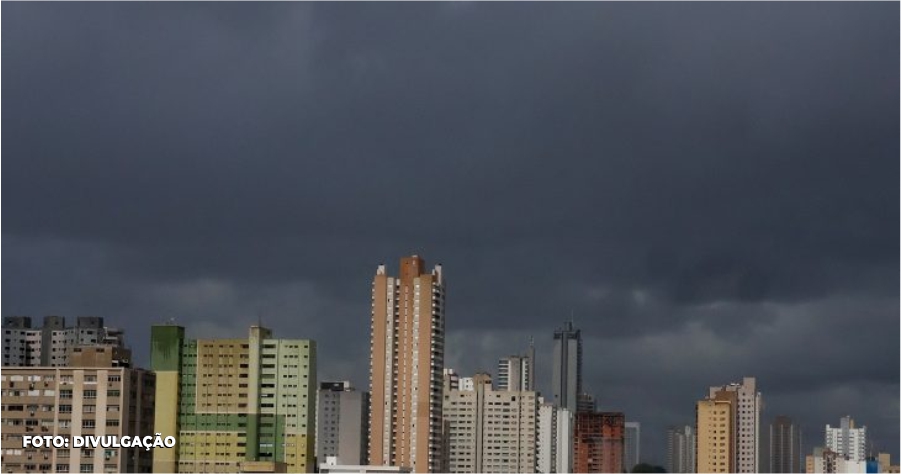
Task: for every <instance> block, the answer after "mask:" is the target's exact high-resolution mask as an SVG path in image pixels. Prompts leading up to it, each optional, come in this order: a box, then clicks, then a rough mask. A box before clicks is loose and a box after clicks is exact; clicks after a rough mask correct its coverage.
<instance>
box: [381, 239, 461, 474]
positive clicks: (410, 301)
mask: <svg viewBox="0 0 901 474" xmlns="http://www.w3.org/2000/svg"><path fill="white" fill-rule="evenodd" d="M444 286H445V284H444V276H443V273H442V268H441V265H436V266H435V267H434V268H433V269H432V270H431V271H430V272H427V271H426V269H425V261H424V260H423V259H422V258H420V257H419V256H417V255H413V256H410V257H404V258H402V259H401V261H400V275H399V276H398V277H391V276H388V274H387V272H386V269H385V266H384V265H379V267H378V269H377V270H376V275H375V278H374V280H373V282H372V319H371V331H372V334H371V336H372V337H371V343H370V374H371V375H370V376H371V379H370V397H371V398H370V400H371V406H370V410H369V413H370V421H369V462H370V464H372V465H377V466H379V465H381V466H384V465H391V466H399V467H409V468H411V469H412V470H413V471H414V472H435V471H439V470H441V469H442V466H443V460H442V443H443V441H442V433H443V431H444V430H443V424H442V416H441V406H442V392H443V370H444V299H445V294H444Z"/></svg>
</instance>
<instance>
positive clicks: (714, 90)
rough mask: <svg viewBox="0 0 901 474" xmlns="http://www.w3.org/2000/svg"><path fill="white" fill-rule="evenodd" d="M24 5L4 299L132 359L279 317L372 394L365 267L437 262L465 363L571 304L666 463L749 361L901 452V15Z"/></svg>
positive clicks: (545, 344)
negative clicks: (121, 348) (673, 439)
mask: <svg viewBox="0 0 901 474" xmlns="http://www.w3.org/2000/svg"><path fill="white" fill-rule="evenodd" d="M5 10H6V11H7V15H6V17H4V19H3V25H2V26H3V30H2V39H3V40H4V41H3V66H5V68H4V70H5V72H6V74H5V75H4V78H3V79H4V80H3V86H2V87H3V96H4V99H5V100H4V102H3V114H4V118H5V120H4V122H3V132H4V133H3V135H4V138H6V140H5V141H4V142H3V148H2V151H3V155H4V158H5V160H4V164H5V171H6V174H5V175H4V178H3V184H4V191H3V197H5V198H6V202H7V205H6V206H5V207H4V209H3V210H4V211H5V219H4V224H5V227H4V231H3V250H5V251H6V252H5V256H6V258H5V259H4V260H3V270H4V272H5V274H6V276H7V278H6V279H5V280H4V284H3V296H4V303H3V312H4V314H31V315H32V316H39V315H43V314H50V313H58V314H64V315H68V316H75V315H78V314H87V313H90V314H97V315H103V316H106V317H107V318H108V319H109V320H111V321H112V322H115V323H117V324H120V325H122V326H125V327H126V329H127V330H128V331H129V334H131V342H132V344H133V345H134V346H135V348H136V349H138V350H139V352H141V351H146V347H147V341H146V337H147V328H146V324H147V322H148V321H162V320H165V319H168V318H170V317H176V318H177V319H178V320H179V321H181V322H182V323H184V324H185V325H187V326H188V328H189V332H193V333H194V334H195V335H197V334H205V335H216V334H240V333H242V332H243V331H244V329H243V328H245V327H246V326H247V325H248V324H250V323H251V322H254V321H256V320H257V319H258V318H262V319H263V320H264V323H266V324H269V325H271V326H273V327H274V328H275V329H276V330H277V331H278V332H279V333H280V334H284V335H285V336H288V337H313V338H316V339H317V340H319V343H320V351H321V353H322V368H321V371H320V373H321V374H322V375H323V376H325V377H338V378H351V379H354V380H355V381H356V383H357V384H358V385H365V365H364V364H362V361H365V360H366V353H367V351H368V347H367V346H368V344H367V331H368V328H367V323H366V320H367V318H368V311H369V310H368V307H369V302H368V297H369V280H370V278H371V276H372V273H373V271H374V268H375V265H377V264H378V263H380V262H384V263H388V264H390V265H392V266H393V265H395V261H396V259H397V258H398V257H399V256H401V255H405V254H409V253H413V252H418V253H420V254H422V255H424V256H425V257H426V258H427V259H428V260H429V263H436V262H441V263H443V264H444V265H445V269H446V272H447V274H448V280H449V287H450V294H451V295H452V296H450V297H449V302H448V305H449V307H448V311H449V314H450V315H451V317H450V318H449V322H448V325H449V329H450V331H451V336H450V337H449V342H450V341H456V344H450V343H449V344H448V352H449V354H448V359H449V361H451V362H450V363H452V364H454V365H456V366H457V367H458V368H460V370H463V371H464V372H465V371H472V370H476V369H477V368H483V369H489V370H490V369H491V368H492V366H493V364H494V360H495V359H496V358H497V357H499V356H501V355H504V354H506V353H507V352H512V351H516V350H521V349H522V347H523V346H524V341H526V340H527V338H528V336H529V335H533V336H535V337H536V338H537V339H538V346H539V349H541V350H540V352H541V353H544V354H548V351H549V349H550V345H549V344H550V342H549V340H548V339H549V334H550V331H551V330H552V329H553V327H554V326H556V325H558V324H559V321H561V320H563V319H565V318H568V317H569V315H570V314H573V315H575V318H576V321H577V323H578V325H579V326H580V327H581V328H582V329H583V330H584V332H585V334H586V336H588V337H587V339H586V353H587V354H588V355H590V356H591V357H592V359H591V361H590V363H589V365H588V367H589V368H588V373H587V379H586V385H587V386H588V387H590V388H591V389H592V390H593V391H595V392H597V393H598V395H599V397H600V398H601V400H602V405H606V404H607V403H608V402H609V404H610V406H608V407H609V408H621V409H624V410H627V414H633V417H634V418H637V419H641V420H642V421H645V423H646V428H645V429H646V436H647V437H650V438H651V439H649V440H648V443H649V446H650V447H651V448H652V449H651V450H650V452H649V453H650V455H651V456H652V459H657V460H658V462H662V458H661V455H660V454H659V453H660V449H659V439H656V440H655V439H654V436H657V435H658V434H660V433H661V432H662V431H661V430H662V427H663V425H664V424H666V423H675V422H679V421H682V422H687V421H689V420H690V418H691V415H692V413H693V411H692V410H693V409H692V405H691V404H692V401H693V400H694V399H696V398H697V397H699V396H701V395H703V393H704V389H705V387H706V386H707V385H711V384H716V383H725V382H728V381H730V380H733V379H737V378H739V377H741V376H742V375H748V374H755V375H757V376H758V377H759V382H760V384H761V387H762V389H763V390H764V392H765V396H766V397H768V399H769V400H771V403H770V404H769V405H768V406H769V407H770V408H774V409H778V410H781V411H784V412H786V413H788V414H792V413H793V412H794V413H797V416H798V417H799V418H801V419H802V420H804V421H805V423H810V424H812V425H815V426H820V425H822V424H825V423H826V422H833V423H834V422H836V421H837V417H838V416H840V415H841V414H845V413H851V414H852V415H856V416H857V418H858V419H859V421H860V422H862V423H868V424H869V425H870V427H871V430H874V431H873V432H874V433H879V436H881V437H883V438H884V439H885V440H886V443H885V444H886V445H890V446H897V445H898V438H899V435H898V429H897V427H898V404H897V393H898V369H899V366H898V365H897V362H896V359H895V357H894V356H893V355H892V354H894V352H895V351H897V349H898V343H897V341H898V338H897V333H898V319H897V314H898V309H899V307H898V297H897V293H896V291H897V290H896V288H897V287H898V283H899V282H898V273H897V263H896V262H898V257H899V255H898V248H897V247H896V242H897V239H898V231H897V229H898V217H897V216H898V207H897V204H896V201H895V199H896V196H897V189H898V188H897V182H896V181H895V177H896V176H897V174H898V171H899V167H898V161H897V156H898V145H897V139H898V135H897V130H898V129H899V122H898V115H897V108H896V104H897V103H898V99H899V95H898V83H899V77H898V59H897V58H898V57H899V49H898V43H897V41H896V39H897V36H898V23H897V20H896V19H897V15H898V6H897V5H892V4H832V3H830V4H659V3H658V4H643V3H642V4H590V3H585V4H582V3H578V4H562V5H551V4H539V3H534V4H532V3H530V4H470V3H465V4H464V3H459V4H458V3H437V4H404V5H397V4H293V3H290V4H289V3H270V4H253V5H251V4H244V3H222V4H207V3H201V4H174V3H172V4H170V3H150V4H115V3H109V4H108V3H97V4H95V3H90V4H86V3H62V4H57V3H54V4H44V3H40V4H24V3H11V4H8V5H7V8H5ZM335 334H341V335H342V337H341V338H340V339H336V338H335ZM509 334H512V335H513V336H510V335H509ZM786 334H788V335H791V337H788V336H786ZM548 357H549V354H548ZM548 357H545V361H544V362H542V364H544V369H545V375H547V376H549V374H548V373H547V371H546V369H547V358H548ZM711 361H715V362H711ZM614 362H615V363H614ZM661 386H665V387H667V390H665V391H659V387H661ZM799 400H808V401H807V402H805V403H801V402H799ZM809 400H819V402H810V401H809ZM892 400H894V402H892ZM837 405H842V406H837ZM776 407H778V408H776ZM770 414H774V413H770ZM864 418H866V419H864ZM765 419H769V418H768V417H765ZM817 429H819V428H817ZM654 430H656V431H654ZM658 438H659V436H658ZM894 454H895V455H897V454H898V453H897V452H894Z"/></svg>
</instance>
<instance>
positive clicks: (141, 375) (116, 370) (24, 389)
mask: <svg viewBox="0 0 901 474" xmlns="http://www.w3.org/2000/svg"><path fill="white" fill-rule="evenodd" d="M76 349H81V350H80V351H78V352H77V353H76V352H75V350H76ZM114 350H115V351H116V352H115V353H114ZM120 350H121V348H119V347H114V346H89V347H76V348H72V349H71V352H72V354H71V356H72V357H71V361H72V363H71V366H69V367H40V366H35V367H4V368H3V373H2V374H0V384H2V389H0V391H2V395H3V406H2V408H3V416H2V418H3V421H2V423H3V428H2V433H3V434H2V453H3V466H2V470H3V471H4V472H76V473H77V472H150V471H151V453H150V451H146V450H145V449H143V448H122V447H110V448H104V447H96V448H92V447H85V448H75V447H74V446H70V447H68V448H54V447H41V448H28V449H26V448H24V445H23V436H64V437H70V436H129V437H134V436H140V437H141V438H142V439H143V437H145V436H151V437H152V436H154V430H153V409H154V392H155V388H154V382H155V378H154V375H153V373H152V372H149V371H145V370H142V369H133V368H129V367H123V366H121V363H120V360H121V358H122V357H123V356H125V354H124V353H123V352H120ZM128 358H130V354H129V355H128ZM114 362H115V365H114ZM160 450H161V451H162V450H167V449H160Z"/></svg>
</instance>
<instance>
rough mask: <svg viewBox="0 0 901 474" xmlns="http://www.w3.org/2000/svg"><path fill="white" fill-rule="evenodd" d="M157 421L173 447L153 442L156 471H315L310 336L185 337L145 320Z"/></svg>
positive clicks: (254, 331)
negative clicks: (158, 447) (164, 447)
mask: <svg viewBox="0 0 901 474" xmlns="http://www.w3.org/2000/svg"><path fill="white" fill-rule="evenodd" d="M151 365H152V367H153V370H154V371H155V372H156V374H157V384H156V401H157V403H156V413H155V418H154V421H155V427H156V431H157V432H161V433H166V434H170V433H171V434H172V435H173V436H175V437H176V439H177V449H171V450H154V451H153V471H154V472H239V471H253V472H274V471H282V472H285V471H287V472H313V469H314V465H315V462H314V455H315V452H314V447H315V438H316V431H315V416H316V414H315V406H316V402H315V399H316V344H315V342H314V341H310V340H306V339H273V338H272V333H271V331H270V330H268V329H266V328H262V327H259V326H251V327H250V334H249V337H248V338H247V339H186V338H185V334H184V328H182V327H180V326H174V325H164V326H153V327H152V328H151Z"/></svg>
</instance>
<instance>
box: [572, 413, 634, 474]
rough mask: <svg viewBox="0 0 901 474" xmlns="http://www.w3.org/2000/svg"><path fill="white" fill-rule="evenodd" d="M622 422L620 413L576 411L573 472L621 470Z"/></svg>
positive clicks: (623, 417) (623, 443)
mask: <svg viewBox="0 0 901 474" xmlns="http://www.w3.org/2000/svg"><path fill="white" fill-rule="evenodd" d="M625 425H626V416H625V415H624V414H622V413H612V412H580V413H576V423H575V428H574V430H573V462H574V464H575V465H574V467H573V472H623V449H624V445H625V429H626V428H625Z"/></svg>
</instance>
